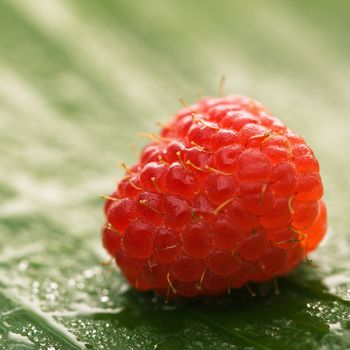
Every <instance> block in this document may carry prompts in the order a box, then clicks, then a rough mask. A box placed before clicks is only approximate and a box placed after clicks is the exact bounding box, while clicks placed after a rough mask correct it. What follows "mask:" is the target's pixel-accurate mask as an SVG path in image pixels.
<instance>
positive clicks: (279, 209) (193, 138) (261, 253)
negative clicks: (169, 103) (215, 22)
mask: <svg viewBox="0 0 350 350" xmlns="http://www.w3.org/2000/svg"><path fill="white" fill-rule="evenodd" d="M223 84H224V80H222V83H221V84H220V86H221V87H220V94H223ZM182 103H183V104H184V107H183V108H182V109H181V110H180V111H178V113H177V114H176V115H175V116H174V118H173V119H172V120H171V121H169V123H168V124H166V125H160V128H161V130H160V133H159V134H158V135H155V134H144V135H145V136H146V137H147V138H148V139H149V140H150V143H149V144H148V145H146V146H145V147H144V148H143V150H142V151H141V154H140V157H139V160H138V163H136V164H135V165H133V166H131V167H127V166H126V165H125V164H123V168H124V170H125V176H124V177H123V178H122V180H121V181H120V182H119V183H118V185H117V188H116V189H115V191H114V192H112V193H111V194H110V195H109V196H105V206H104V213H105V219H106V221H105V225H104V226H103V229H102V239H103V245H104V247H105V249H106V250H107V252H108V253H109V254H110V256H111V257H112V258H113V259H115V261H116V263H117V265H118V266H119V268H120V270H121V271H122V273H123V274H124V276H125V277H126V279H127V280H128V281H129V283H130V284H131V285H132V286H133V287H134V288H136V289H138V290H140V291H146V290H155V291H156V292H157V293H158V294H160V295H162V296H164V298H166V299H167V300H168V299H171V298H174V297H178V296H182V297H195V296H199V295H220V294H225V293H227V292H228V291H230V289H232V288H240V287H242V286H245V285H246V286H247V288H248V289H249V290H250V292H251V294H252V295H253V294H254V292H253V291H251V289H250V287H249V282H262V281H268V280H273V281H274V283H276V282H275V281H276V280H275V277H278V276H282V275H285V274H286V273H288V272H290V271H291V270H293V269H295V268H296V267H297V266H298V265H299V264H300V263H301V262H302V261H304V260H305V259H307V254H308V253H309V252H311V251H313V250H314V249H315V248H316V247H317V245H318V244H319V243H320V241H321V240H322V238H323V236H324V235H325V233H326V229H327V212H326V206H325V204H324V202H323V200H322V196H323V186H322V181H321V177H320V172H319V170H320V169H319V163H318V161H317V159H316V157H315V155H314V152H313V151H312V150H311V148H310V147H309V146H308V145H307V144H306V142H305V141H304V139H303V138H302V137H300V136H298V135H297V134H295V133H294V132H293V131H291V130H290V129H288V128H287V127H286V126H285V125H283V124H282V122H281V121H280V120H279V119H277V118H276V117H274V116H273V115H272V114H271V113H270V112H269V110H268V109H267V108H266V107H264V106H263V105H262V104H260V103H259V102H257V101H255V100H252V99H251V98H249V97H246V96H238V95H229V96H226V97H223V96H221V97H218V98H213V97H208V98H203V99H200V100H199V101H198V102H196V103H195V104H193V105H187V103H185V102H184V101H182ZM276 291H278V288H277V285H276Z"/></svg>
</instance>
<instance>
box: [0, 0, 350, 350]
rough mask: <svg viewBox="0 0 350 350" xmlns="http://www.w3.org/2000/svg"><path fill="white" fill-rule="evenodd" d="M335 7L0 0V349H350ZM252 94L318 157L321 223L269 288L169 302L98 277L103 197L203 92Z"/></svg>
mask: <svg viewBox="0 0 350 350" xmlns="http://www.w3.org/2000/svg"><path fill="white" fill-rule="evenodd" d="M349 10H350V3H349V2H347V1H340V0H337V1H332V2H327V1H316V0H310V1H304V0H297V1H290V2H288V1H285V2H282V1H277V0H274V1H273V0H271V1H267V0H266V1H265V0H262V1H251V0H248V1H247V0H244V1H243V0H239V1H215V2H212V1H209V0H208V1H200V2H198V1H193V0H191V1H186V2H182V1H170V0H165V1H157V0H150V1H147V2H146V1H144V2H139V1H138V2H137V1H127V0H121V1H117V0H114V1H112V0H110V1H95V0H84V1H79V0H75V1H74V0H47V1H40V0H31V1H27V0H4V1H2V2H1V3H0V155H1V167H2V171H1V172H0V349H51V350H52V349H56V350H58V349H121V350H122V349H147V350H148V349H157V350H161V349H163V350H164V349H166V350H168V349H169V350H171V349H192V350H197V349H206V350H207V349H209V350H210V349H215V350H221V349H245V350H248V349H249V350H252V349H257V350H267V349H293V350H294V349H295V350H303V349H308V350H309V349H322V350H326V349H333V350H339V349H349V348H350V321H349V319H350V274H349V267H350V260H349V248H348V247H349V244H350V238H349V226H350V218H349V215H348V212H349V210H350V205H349V200H348V193H349V190H350V182H349V180H348V174H349V170H350V167H349V162H348V155H349V154H350V143H349V130H350V119H349V115H350V100H349V98H348V97H349V96H348V92H349V89H350V85H349V79H348V77H349V73H350V65H349V46H348V45H346V43H347V42H348V33H349V30H350V25H349V23H350V22H349V21H348V14H349ZM222 74H225V75H226V77H227V84H226V91H227V93H231V92H235V93H240V94H247V95H249V96H252V97H254V98H256V99H258V100H260V101H262V102H263V103H264V104H266V105H267V106H269V107H270V109H271V110H272V111H273V112H274V114H275V115H277V116H279V117H280V118H281V119H282V120H283V121H284V122H285V123H286V124H287V125H289V126H290V127H291V128H292V129H294V130H296V131H297V132H298V133H299V134H302V135H303V136H304V137H305V138H306V139H307V141H308V142H309V143H310V145H311V146H312V147H313V149H314V150H315V151H316V154H317V156H318V157H319V159H320V162H321V167H322V174H323V179H324V184H325V189H326V201H327V205H328V210H329V220H330V230H329V233H328V236H327V238H326V240H325V241H324V243H323V245H322V246H321V247H320V248H319V249H318V250H317V252H316V253H314V254H313V255H312V256H311V258H312V260H313V263H314V264H313V265H316V266H313V267H312V266H308V265H305V266H303V267H301V268H300V269H298V271H296V272H294V273H293V274H291V275H290V276H288V277H286V278H282V279H280V281H279V283H280V286H279V288H280V294H279V295H275V294H274V288H273V285H272V284H265V285H262V286H257V285H253V286H252V288H253V289H254V291H255V293H257V294H258V296H257V297H255V298H253V297H251V295H250V294H249V293H248V291H247V290H240V291H233V292H232V294H231V295H227V296H224V297H222V298H217V299H201V300H192V301H176V302H174V303H170V304H164V303H163V302H162V301H161V300H160V299H158V298H156V297H155V296H154V295H153V294H152V293H138V292H136V291H133V290H131V289H129V287H128V286H127V284H126V283H125V281H124V279H123V278H122V277H121V276H120V274H119V272H118V271H117V269H116V268H112V269H111V268H110V267H106V266H101V265H100V264H99V263H100V261H101V260H105V259H107V256H106V254H105V252H104V251H103V249H102V248H101V243H100V238H99V230H100V226H101V224H102V221H103V217H102V201H101V200H100V199H99V198H98V195H99V194H100V193H110V192H111V190H112V189H113V187H114V180H115V179H118V178H120V176H121V174H122V172H121V170H119V169H118V168H117V167H116V164H117V162H119V161H122V160H124V161H126V162H127V163H132V162H133V161H135V159H136V155H135V154H134V152H133V146H132V145H135V146H136V147H137V148H139V147H141V145H143V144H144V141H143V140H142V139H140V138H139V136H138V133H139V131H151V132H155V131H156V126H155V122H156V121H160V122H165V121H166V120H167V119H168V118H169V116H170V115H171V114H173V113H174V112H175V111H176V110H177V109H178V108H179V107H180V104H179V103H178V99H179V98H183V99H184V100H186V101H193V100H195V99H196V98H197V94H198V91H200V90H202V91H203V90H205V94H213V95H216V94H217V93H218V92H217V90H218V85H219V79H220V76H221V75H222Z"/></svg>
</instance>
